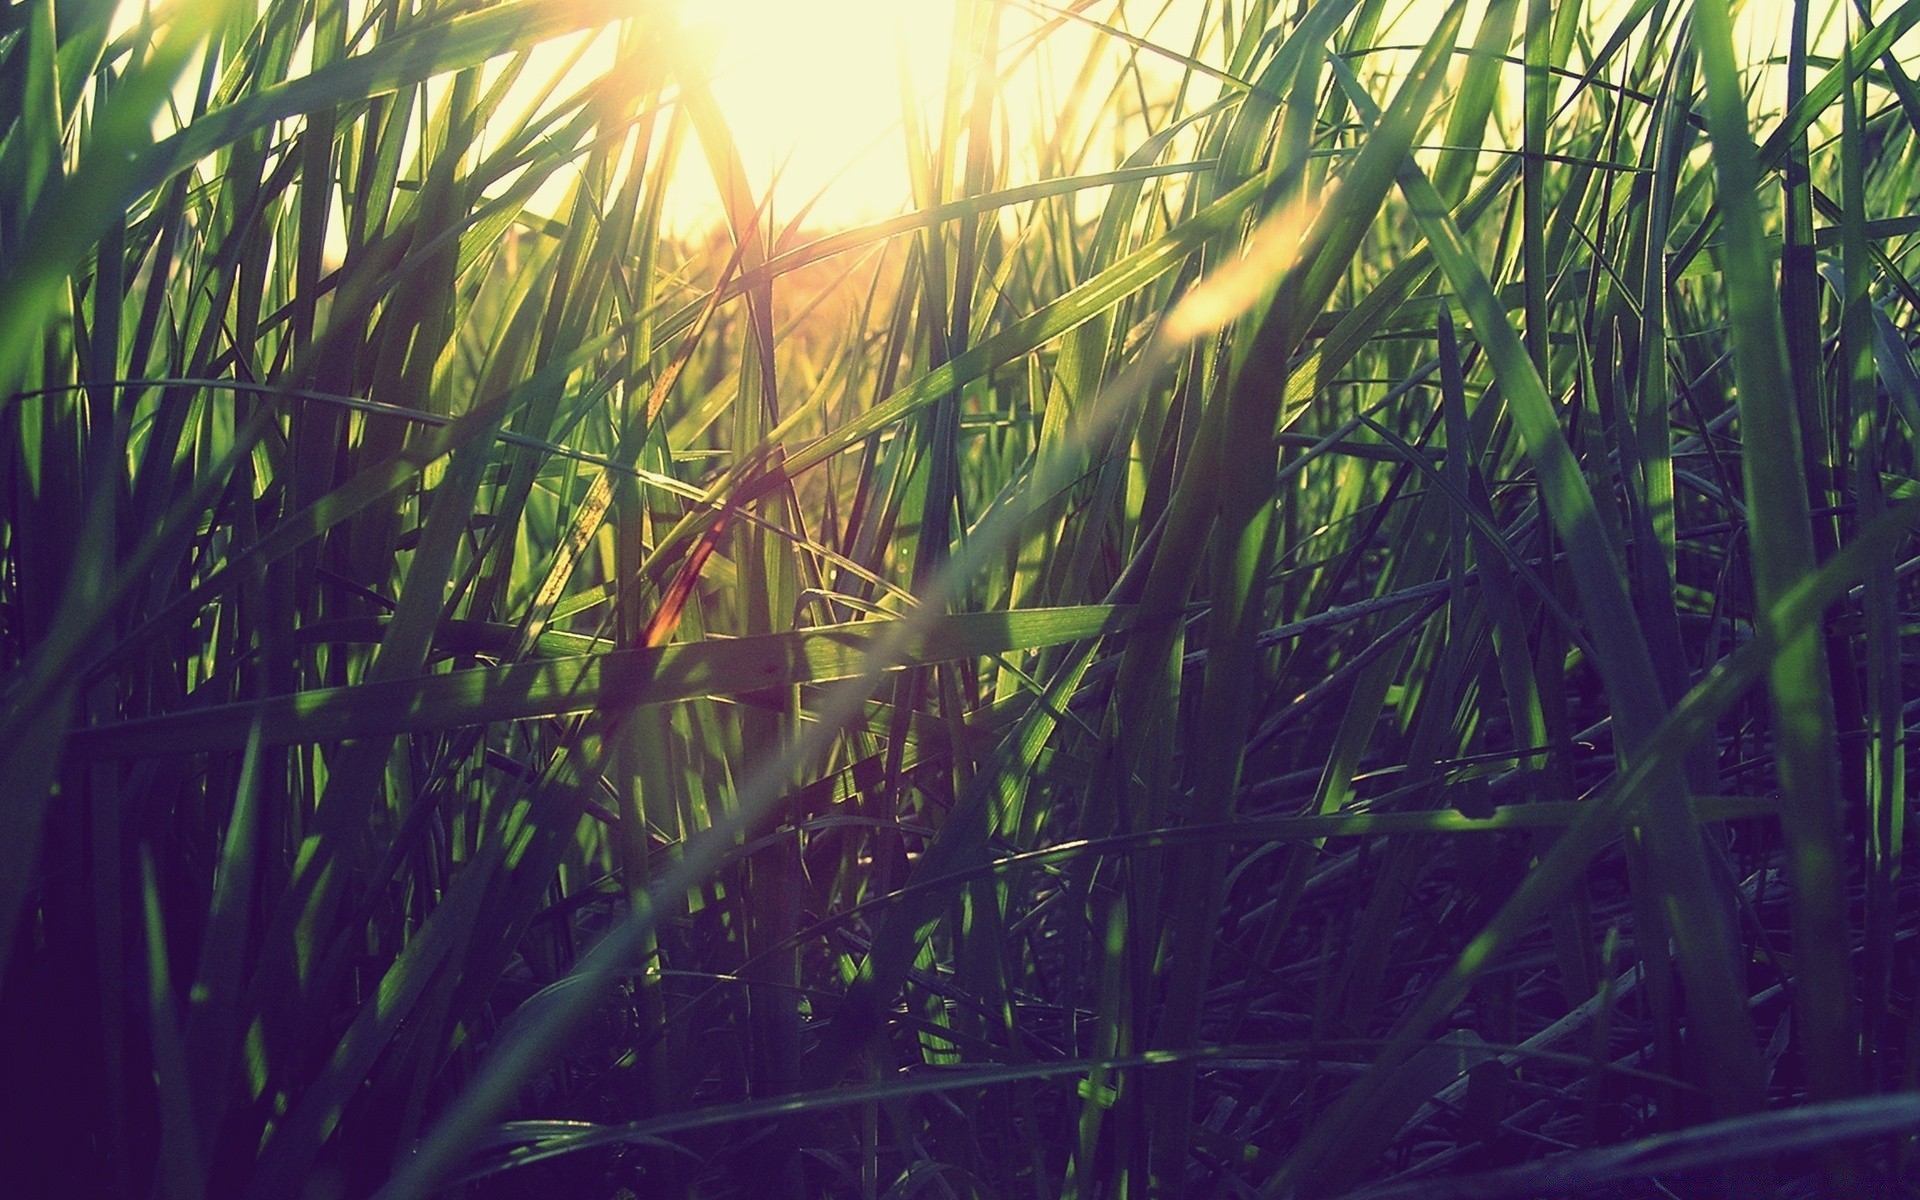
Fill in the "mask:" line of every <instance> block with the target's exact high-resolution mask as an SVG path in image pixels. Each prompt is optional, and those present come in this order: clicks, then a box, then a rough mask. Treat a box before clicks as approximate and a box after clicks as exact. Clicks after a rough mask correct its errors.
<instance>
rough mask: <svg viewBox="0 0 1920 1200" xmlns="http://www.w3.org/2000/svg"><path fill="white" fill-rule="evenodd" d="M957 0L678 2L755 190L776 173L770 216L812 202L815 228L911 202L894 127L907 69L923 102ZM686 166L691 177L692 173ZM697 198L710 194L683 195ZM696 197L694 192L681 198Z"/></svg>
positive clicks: (937, 70) (935, 81)
mask: <svg viewBox="0 0 1920 1200" xmlns="http://www.w3.org/2000/svg"><path fill="white" fill-rule="evenodd" d="M953 7H954V6H953V0H808V2H805V3H796V2H794V0H682V3H681V13H682V17H681V19H682V20H683V21H684V22H685V23H686V26H687V28H688V29H689V30H691V31H693V32H694V33H695V34H696V36H697V37H699V38H701V39H702V40H706V39H712V43H713V44H714V45H715V48H716V51H717V55H718V59H717V65H716V68H715V70H716V75H715V81H714V93H715V97H716V99H717V100H718V101H719V104H720V108H721V111H722V112H723V113H724V114H725V116H726V119H727V122H728V124H729V126H730V127H731V128H732V131H733V135H734V138H735V139H736V141H737V142H738V144H739V148H740V156H741V159H742V161H743V162H744V164H745V166H746V170H747V173H748V177H749V178H750V179H751V180H752V182H753V186H754V188H755V190H756V192H761V193H763V192H764V189H765V188H766V187H767V185H768V184H769V183H770V182H771V181H773V180H774V179H775V177H776V176H777V177H778V179H779V187H778V189H777V193H776V198H775V203H774V210H775V211H774V216H775V218H776V220H778V221H782V222H784V221H787V220H790V219H792V218H793V217H794V216H795V215H797V214H798V212H799V210H800V209H801V207H802V206H804V205H806V204H807V203H809V202H810V201H812V200H813V199H814V198H815V196H816V195H817V196H819V197H820V199H819V203H818V204H817V205H816V206H815V207H814V208H813V209H812V212H811V215H810V216H809V218H808V221H809V223H810V224H820V225H839V224H846V223H850V222H854V221H859V220H863V219H869V218H872V217H875V216H878V215H881V214H884V213H890V212H893V211H896V210H897V209H899V208H900V207H901V206H902V205H903V204H905V203H906V201H907V198H908V184H907V175H906V172H905V169H904V163H903V160H902V154H901V150H900V145H901V138H900V134H899V132H898V129H897V126H898V124H899V122H900V116H901V97H902V94H903V93H902V81H901V67H902V64H903V62H904V64H905V66H906V68H907V70H908V72H909V73H910V77H911V78H912V79H913V80H915V81H916V82H915V84H914V87H913V90H914V92H915V93H916V94H917V95H918V97H919V98H920V99H922V100H926V99H929V98H930V97H931V95H932V94H933V93H934V91H935V90H936V89H937V88H938V86H939V83H940V80H941V79H942V77H943V76H944V74H945V63H946V58H947V53H948V49H949V47H950V46H951V45H952V37H953ZM696 165H697V164H696V163H694V162H693V161H689V162H688V164H687V167H688V168H689V173H690V174H691V173H698V172H697V171H696V170H693V169H692V168H695V167H696ZM686 190H687V191H689V192H693V193H697V194H701V195H700V197H699V200H698V202H700V203H709V202H710V199H709V196H710V193H709V192H708V190H707V189H686ZM686 199H687V200H694V199H695V197H694V196H688V197H686Z"/></svg>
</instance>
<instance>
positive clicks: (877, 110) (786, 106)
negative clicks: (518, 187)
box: [118, 0, 1914, 231]
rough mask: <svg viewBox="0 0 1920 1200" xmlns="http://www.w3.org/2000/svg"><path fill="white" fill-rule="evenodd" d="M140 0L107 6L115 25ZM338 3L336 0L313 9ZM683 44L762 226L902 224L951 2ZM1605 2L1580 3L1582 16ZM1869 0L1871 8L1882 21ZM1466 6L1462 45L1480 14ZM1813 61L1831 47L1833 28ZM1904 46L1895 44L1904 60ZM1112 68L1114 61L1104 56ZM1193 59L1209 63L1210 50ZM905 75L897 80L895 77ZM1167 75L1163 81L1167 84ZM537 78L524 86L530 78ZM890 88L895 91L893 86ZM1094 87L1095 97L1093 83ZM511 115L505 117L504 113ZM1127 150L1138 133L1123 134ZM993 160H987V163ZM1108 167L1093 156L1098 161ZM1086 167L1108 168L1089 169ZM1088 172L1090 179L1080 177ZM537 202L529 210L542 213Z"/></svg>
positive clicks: (1026, 3)
mask: <svg viewBox="0 0 1920 1200" xmlns="http://www.w3.org/2000/svg"><path fill="white" fill-rule="evenodd" d="M143 2H144V0H120V12H119V14H118V15H119V19H120V22H121V24H123V25H124V24H126V23H128V22H130V21H131V20H132V19H133V17H134V16H135V14H137V13H138V11H139V9H140V8H141V6H142V4H143ZM326 2H329V3H340V2H345V0H326ZM666 2H667V3H671V4H675V5H677V6H678V8H679V12H680V17H681V20H682V21H683V22H684V23H685V25H686V26H687V27H688V28H689V29H690V30H692V31H693V32H694V34H695V36H696V38H697V39H698V40H699V41H701V42H704V43H707V44H709V45H712V46H714V47H716V48H717V53H718V63H717V66H716V72H717V74H716V79H715V98H716V100H717V101H718V103H719V105H720V108H721V110H722V113H723V114H724V116H725V118H726V120H727V122H728V124H729V126H730V128H731V129H732V131H733V135H734V137H735V140H736V142H737V144H738V146H739V148H740V151H741V155H742V159H743V161H744V164H745V167H746V170H747V173H748V176H749V179H750V182H751V183H752V185H753V187H754V189H755V191H756V194H764V192H765V189H766V188H767V186H768V185H769V183H770V181H771V180H772V179H773V178H774V177H775V175H776V172H777V173H778V176H779V179H780V186H779V188H778V190H777V193H776V197H775V203H774V205H773V215H774V217H775V220H776V222H778V223H780V224H785V223H786V222H787V221H788V220H791V219H792V218H793V217H794V216H796V215H797V214H798V212H799V210H800V209H801V207H802V206H803V205H805V204H807V203H808V202H809V201H810V200H813V199H814V198H815V197H816V196H819V202H818V204H817V205H816V206H815V207H814V208H813V209H812V212H811V216H810V218H809V224H810V225H813V226H816V227H825V226H834V225H845V224H851V223H856V222H859V221H864V220H871V219H874V218H877V217H881V216H885V215H890V214H892V213H895V212H898V211H901V210H902V209H904V208H906V207H907V206H908V204H909V178H910V176H909V170H908V167H907V159H906V148H905V147H906V143H905V139H904V137H903V135H902V133H901V111H902V103H903V94H904V93H909V92H910V93H911V94H913V95H914V96H916V97H917V98H918V100H919V102H920V103H922V104H923V105H931V104H932V102H933V101H934V100H935V98H936V97H937V96H938V94H939V91H940V89H941V88H942V87H943V86H944V83H945V80H946V76H947V70H948V61H947V60H948V55H949V53H950V51H951V47H952V44H953V36H954V12H955V8H956V0H666ZM1606 2H1607V0H1589V7H1590V8H1592V7H1601V8H1604V7H1605V6H1606ZM1072 3H1074V0H1008V2H1007V3H1005V4H1004V6H1003V9H1002V14H1003V15H1002V51H1001V58H1000V62H1001V65H1002V68H1003V69H1005V67H1006V66H1007V65H1008V64H1010V63H1011V62H1013V61H1014V60H1015V56H1016V52H1017V51H1018V50H1021V49H1024V48H1025V45H1026V38H1027V37H1028V36H1029V35H1030V34H1031V33H1032V31H1033V30H1034V29H1035V28H1036V27H1037V26H1038V25H1039V24H1040V19H1041V18H1040V17H1039V16H1038V15H1036V14H1043V13H1046V12H1049V11H1056V10H1057V8H1059V7H1065V6H1067V5H1070V4H1072ZM1222 3H1223V0H1095V3H1093V4H1091V5H1089V6H1087V7H1086V8H1085V10H1084V11H1086V12H1087V13H1088V14H1089V15H1090V16H1091V17H1093V18H1094V19H1097V20H1102V21H1114V22H1116V23H1119V24H1124V25H1125V27H1126V28H1128V29H1129V30H1130V31H1132V32H1133V33H1135V34H1136V35H1141V36H1145V37H1147V38H1149V39H1150V40H1153V41H1157V42H1160V43H1163V44H1170V45H1175V46H1177V47H1178V48H1179V49H1181V50H1182V51H1185V50H1186V49H1188V48H1189V45H1190V41H1191V38H1192V37H1193V35H1194V31H1195V29H1196V28H1197V27H1198V22H1199V21H1200V20H1201V19H1202V14H1203V13H1205V14H1208V16H1207V18H1206V19H1207V20H1209V21H1210V22H1211V23H1212V24H1213V26H1214V27H1215V28H1216V29H1217V27H1218V22H1219V16H1218V14H1219V12H1220V10H1221V5H1222ZM1444 3H1445V0H1406V9H1407V11H1406V14H1405V15H1404V16H1403V17H1402V18H1401V19H1400V20H1399V21H1398V22H1397V23H1396V26H1395V29H1394V30H1393V31H1392V32H1390V33H1389V34H1388V35H1387V40H1389V41H1397V42H1408V41H1417V40H1419V35H1420V33H1421V31H1423V30H1428V29H1431V28H1432V25H1433V24H1434V19H1435V18H1436V17H1437V15H1438V13H1439V12H1440V11H1441V10H1442V9H1443V7H1444ZM1886 3H1887V0H1881V2H1880V3H1876V4H1875V5H1874V7H1876V8H1880V7H1884V6H1885V5H1886ZM1485 7H1486V6H1485V3H1484V2H1479V0H1477V2H1476V3H1475V4H1474V5H1473V6H1472V7H1471V8H1470V10H1469V16H1468V26H1469V28H1468V29H1467V30H1465V31H1464V32H1463V36H1462V44H1463V45H1466V44H1470V43H1471V39H1472V28H1471V27H1472V26H1473V25H1474V24H1476V23H1477V21H1478V16H1479V13H1480V12H1481V11H1484V9H1485ZM1844 7H1846V0H1827V2H1825V3H1816V5H1815V12H1816V18H1815V20H1816V23H1817V22H1819V20H1820V16H1819V15H1818V14H1822V13H1826V12H1830V11H1833V10H1836V9H1840V8H1844ZM1786 11H1788V0H1746V3H1745V4H1744V5H1743V6H1742V11H1741V13H1740V18H1739V32H1738V34H1737V36H1738V39H1739V43H1738V49H1739V50H1740V51H1741V52H1742V53H1743V54H1744V56H1745V59H1746V61H1747V62H1748V63H1749V64H1758V63H1761V62H1763V61H1765V60H1766V59H1768V58H1769V57H1772V56H1775V55H1778V54H1782V53H1784V50H1785V42H1786V35H1785V29H1784V13H1785V12H1786ZM1825 32H1826V34H1827V36H1826V37H1825V38H1817V41H1819V42H1821V43H1823V45H1822V46H1821V47H1820V48H1823V49H1830V48H1832V47H1833V46H1834V45H1836V44H1837V37H1838V34H1839V32H1840V30H1839V28H1838V22H1837V20H1835V21H1834V22H1833V23H1832V24H1831V25H1830V26H1829V27H1828V28H1827V29H1826V31H1825ZM1100 36H1101V35H1099V34H1098V33H1097V32H1095V31H1094V30H1091V29H1089V28H1087V27H1086V26H1084V25H1082V24H1079V23H1074V22H1069V23H1068V24H1067V25H1066V26H1065V27H1062V28H1060V29H1058V30H1056V31H1055V32H1054V33H1052V34H1051V35H1050V36H1049V37H1048V38H1047V39H1046V41H1045V43H1044V44H1043V45H1042V46H1041V48H1040V50H1039V52H1038V53H1035V54H1032V55H1029V56H1026V57H1024V58H1022V59H1021V60H1020V61H1021V62H1022V63H1023V69H1022V71H1021V72H1020V73H1019V74H1018V75H1017V76H1016V77H1014V78H1012V79H1010V80H1008V81H1006V86H1005V87H1004V88H1003V90H1002V92H1001V95H1000V98H999V104H1000V108H1001V111H1000V114H999V116H1000V119H1001V121H1003V122H1004V129H1003V130H996V137H998V136H1002V135H1003V134H1004V136H1005V138H1006V142H1005V147H1006V150H1005V152H1007V153H1010V154H1012V155H1013V156H1014V162H1013V164H1012V166H1013V170H1014V173H1015V175H1016V182H1019V181H1024V180H1025V179H1027V178H1030V177H1031V175H1032V169H1031V163H1030V161H1028V160H1026V159H1024V158H1023V157H1022V156H1023V155H1025V154H1027V152H1028V151H1029V150H1030V148H1031V147H1032V146H1033V145H1034V144H1035V143H1036V142H1037V141H1039V140H1041V139H1043V138H1044V137H1045V136H1047V134H1048V133H1050V132H1051V124H1050V122H1051V121H1052V120H1053V119H1054V118H1053V114H1054V113H1055V112H1056V111H1057V109H1058V106H1059V104H1060V102H1061V100H1062V98H1063V97H1064V96H1066V95H1067V93H1068V92H1069V91H1070V89H1071V88H1072V86H1073V81H1074V78H1075V75H1076V73H1077V72H1078V71H1079V70H1080V68H1081V66H1082V63H1083V62H1084V60H1085V57H1086V54H1087V53H1088V50H1089V48H1090V47H1092V46H1094V45H1095V44H1096V43H1097V42H1098V40H1099V39H1100ZM1913 41H1914V39H1909V40H1908V42H1907V43H1906V44H1903V46H1902V50H1903V51H1909V52H1910V51H1911V50H1912V49H1913V48H1914V47H1913V45H1912V43H1913ZM554 49H555V52H556V53H559V52H560V51H561V47H558V46H556V47H555V48H554ZM1108 50H1109V53H1108V56H1107V61H1108V63H1109V65H1111V64H1115V63H1117V62H1118V61H1119V60H1120V56H1121V55H1122V53H1123V52H1124V47H1123V46H1120V45H1118V44H1117V43H1109V44H1108ZM1204 57H1206V58H1207V59H1208V60H1209V61H1215V62H1217V61H1219V59H1220V57H1221V53H1220V51H1219V49H1218V48H1217V47H1215V48H1213V49H1212V50H1211V51H1209V52H1207V53H1206V54H1205V55H1204ZM903 64H904V67H905V70H904V71H903V69H902V67H903ZM1172 70H1173V68H1171V67H1170V68H1169V71H1170V72H1171V71H1172ZM536 74H537V72H536ZM903 74H904V76H905V81H904V83H903ZM1096 86H1098V85H1096ZM509 107H511V106H509ZM1128 136H1129V141H1130V144H1129V145H1128V146H1125V147H1122V152H1124V149H1128V148H1131V145H1132V144H1137V141H1138V137H1139V132H1138V129H1137V128H1136V129H1135V130H1134V131H1133V133H1132V134H1130V135H1128ZM1000 153H1002V148H1001V147H1000V146H996V155H998V154H1000ZM682 156H683V157H682V164H683V167H682V172H681V175H680V177H679V178H678V179H677V180H676V182H675V185H674V187H673V189H672V191H671V194H670V198H669V211H668V214H667V219H668V223H669V225H670V226H672V227H674V228H676V229H680V230H683V231H684V230H691V229H694V228H697V227H699V226H702V225H705V224H706V223H707V222H709V221H710V220H712V219H713V214H714V212H715V194H714V189H713V186H712V183H711V181H710V177H709V176H708V174H707V172H706V170H705V166H704V162H703V160H702V158H701V155H700V152H699V149H698V146H697V144H696V143H695V142H694V141H693V140H692V139H689V140H688V142H687V143H686V145H685V146H684V147H683V150H682ZM1104 157H1106V152H1105V150H1104V148H1102V152H1101V153H1100V154H1098V155H1096V159H1098V158H1104ZM1094 165H1097V166H1107V165H1111V163H1106V162H1100V163H1097V164H1094ZM1090 169H1091V167H1090ZM539 203H540V202H539V201H538V200H536V207H538V206H539Z"/></svg>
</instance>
